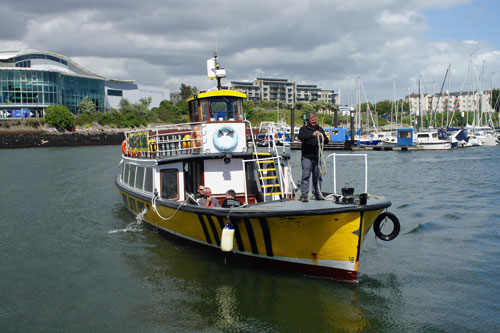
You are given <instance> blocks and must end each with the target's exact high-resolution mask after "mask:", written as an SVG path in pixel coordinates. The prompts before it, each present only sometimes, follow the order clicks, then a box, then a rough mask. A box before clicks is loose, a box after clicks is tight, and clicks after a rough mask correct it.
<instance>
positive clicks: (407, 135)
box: [399, 131, 410, 139]
mask: <svg viewBox="0 0 500 333" xmlns="http://www.w3.org/2000/svg"><path fill="white" fill-rule="evenodd" d="M399 137H400V138H403V139H409V138H410V132H407V131H401V132H399Z"/></svg>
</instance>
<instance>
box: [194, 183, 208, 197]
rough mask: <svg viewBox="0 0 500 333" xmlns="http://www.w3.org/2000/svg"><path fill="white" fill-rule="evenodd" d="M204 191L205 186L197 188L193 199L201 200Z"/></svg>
mask: <svg viewBox="0 0 500 333" xmlns="http://www.w3.org/2000/svg"><path fill="white" fill-rule="evenodd" d="M204 190H205V186H203V185H200V186H198V190H196V194H195V195H194V197H195V198H196V199H201V198H203V191H204Z"/></svg>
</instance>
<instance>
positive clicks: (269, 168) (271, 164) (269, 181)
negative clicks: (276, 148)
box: [254, 152, 283, 199]
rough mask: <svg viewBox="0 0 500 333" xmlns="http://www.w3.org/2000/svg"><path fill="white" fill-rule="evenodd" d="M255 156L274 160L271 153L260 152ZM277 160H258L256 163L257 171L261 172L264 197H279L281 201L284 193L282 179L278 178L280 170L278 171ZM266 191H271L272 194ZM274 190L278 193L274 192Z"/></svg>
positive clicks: (260, 178)
mask: <svg viewBox="0 0 500 333" xmlns="http://www.w3.org/2000/svg"><path fill="white" fill-rule="evenodd" d="M254 154H255V155H258V156H259V157H265V158H272V155H271V153H261V152H258V153H254ZM276 160H277V159H276V158H273V159H266V160H257V161H255V162H256V164H257V171H258V172H259V180H260V187H261V188H262V189H264V196H265V197H271V196H274V195H278V196H279V197H280V199H281V198H282V194H283V193H282V192H281V184H280V177H278V172H280V171H279V168H278V170H277V169H276ZM273 173H274V174H273ZM269 174H270V175H269ZM266 189H270V192H267V191H266ZM274 190H277V191H276V192H274Z"/></svg>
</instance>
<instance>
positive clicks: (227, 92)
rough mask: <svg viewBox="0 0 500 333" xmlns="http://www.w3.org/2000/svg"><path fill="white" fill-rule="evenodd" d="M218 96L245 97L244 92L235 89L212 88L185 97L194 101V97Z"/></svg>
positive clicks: (189, 100)
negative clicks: (212, 89)
mask: <svg viewBox="0 0 500 333" xmlns="http://www.w3.org/2000/svg"><path fill="white" fill-rule="evenodd" d="M219 96H228V97H239V98H247V95H246V94H244V93H242V92H239V91H235V90H214V91H207V92H204V93H201V94H198V95H195V96H192V97H189V98H188V99H187V101H188V102H191V101H194V100H195V99H202V98H210V97H219Z"/></svg>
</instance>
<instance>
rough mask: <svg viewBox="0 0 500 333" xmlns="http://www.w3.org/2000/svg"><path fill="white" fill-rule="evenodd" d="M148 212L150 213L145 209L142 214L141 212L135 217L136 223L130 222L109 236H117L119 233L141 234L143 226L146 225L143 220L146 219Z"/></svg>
mask: <svg viewBox="0 0 500 333" xmlns="http://www.w3.org/2000/svg"><path fill="white" fill-rule="evenodd" d="M147 211H148V209H147V208H144V210H143V211H142V212H140V213H139V214H138V215H137V216H136V217H135V221H133V222H130V223H129V224H127V225H126V226H125V228H123V229H115V230H111V231H108V234H116V233H119V232H140V231H142V226H143V225H144V223H143V222H142V220H143V218H144V215H146V212H147Z"/></svg>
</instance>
